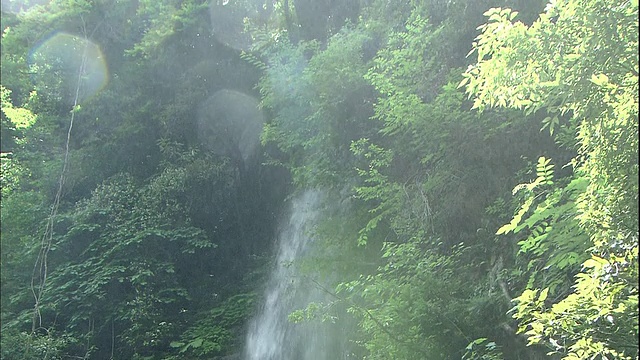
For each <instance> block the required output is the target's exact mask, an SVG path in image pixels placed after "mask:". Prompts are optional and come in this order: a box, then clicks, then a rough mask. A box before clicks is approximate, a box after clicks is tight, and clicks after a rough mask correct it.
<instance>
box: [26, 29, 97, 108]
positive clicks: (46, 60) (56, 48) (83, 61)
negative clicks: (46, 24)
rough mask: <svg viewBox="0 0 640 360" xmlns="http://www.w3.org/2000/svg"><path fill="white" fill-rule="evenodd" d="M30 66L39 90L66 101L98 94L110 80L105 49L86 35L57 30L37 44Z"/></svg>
mask: <svg viewBox="0 0 640 360" xmlns="http://www.w3.org/2000/svg"><path fill="white" fill-rule="evenodd" d="M29 66H30V68H31V73H32V74H33V81H34V83H35V85H36V89H37V91H38V92H41V93H44V95H46V96H49V97H51V98H54V99H56V100H59V101H63V102H65V103H70V104H73V103H74V101H75V100H76V96H77V101H78V103H81V102H83V101H86V100H87V99H89V98H91V97H93V96H94V95H96V94H97V93H98V92H99V91H100V90H102V89H103V88H104V87H105V86H106V85H107V83H108V81H109V74H108V69H107V63H106V61H105V57H104V55H103V53H102V50H101V49H100V47H99V46H98V45H96V44H95V43H93V42H91V41H89V40H86V39H85V38H83V37H80V36H76V35H71V34H67V33H56V34H53V35H52V36H51V37H49V38H47V39H45V40H44V41H42V42H40V43H39V44H38V45H36V46H35V47H34V48H33V49H32V51H31V52H30V54H29Z"/></svg>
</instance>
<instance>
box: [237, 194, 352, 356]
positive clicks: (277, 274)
mask: <svg viewBox="0 0 640 360" xmlns="http://www.w3.org/2000/svg"><path fill="white" fill-rule="evenodd" d="M320 202H321V194H320V193H319V192H318V191H305V192H303V193H302V194H300V195H299V196H297V197H295V198H293V199H292V201H291V207H290V210H289V215H288V221H287V222H284V223H283V224H282V227H281V229H280V231H279V235H278V239H277V243H276V246H277V247H278V248H277V249H278V251H277V262H276V264H275V265H274V268H273V269H272V272H271V275H270V278H269V281H268V283H267V287H266V290H265V293H264V300H263V303H262V306H261V308H260V309H259V312H258V314H257V315H256V316H255V317H254V318H253V320H252V321H251V323H250V325H249V332H248V335H247V339H246V348H245V359H246V360H329V359H331V360H334V359H340V358H345V355H343V354H342V353H343V352H344V351H343V350H342V347H343V345H342V343H343V342H344V341H345V340H344V339H345V337H344V336H342V335H340V329H339V328H338V329H336V326H337V325H336V324H326V323H320V322H303V323H298V324H295V323H292V322H290V321H289V320H288V315H289V314H290V313H291V312H292V311H294V310H297V309H301V308H304V307H306V305H307V304H309V303H310V302H312V301H315V302H321V301H326V300H328V299H327V294H326V292H323V291H322V290H321V289H319V288H318V286H317V285H316V284H315V283H314V282H313V281H311V280H310V279H309V278H308V277H304V276H302V274H301V273H300V270H299V268H298V265H299V262H300V260H301V259H302V258H303V256H304V255H306V254H307V253H308V252H309V251H313V249H312V246H311V243H312V239H310V237H309V231H310V230H311V229H312V227H313V225H314V224H315V222H316V220H317V218H318V212H319V207H320Z"/></svg>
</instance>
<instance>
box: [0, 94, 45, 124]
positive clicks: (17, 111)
mask: <svg viewBox="0 0 640 360" xmlns="http://www.w3.org/2000/svg"><path fill="white" fill-rule="evenodd" d="M0 91H1V92H2V113H3V114H4V116H6V117H7V118H8V119H9V120H10V121H11V123H13V125H14V126H15V127H16V128H17V129H24V128H28V127H30V126H31V125H33V124H34V123H35V122H36V115H35V114H34V113H32V112H31V111H29V110H28V109H25V108H21V107H18V108H17V107H15V106H13V104H12V103H11V90H9V89H7V88H5V87H4V86H2V87H0Z"/></svg>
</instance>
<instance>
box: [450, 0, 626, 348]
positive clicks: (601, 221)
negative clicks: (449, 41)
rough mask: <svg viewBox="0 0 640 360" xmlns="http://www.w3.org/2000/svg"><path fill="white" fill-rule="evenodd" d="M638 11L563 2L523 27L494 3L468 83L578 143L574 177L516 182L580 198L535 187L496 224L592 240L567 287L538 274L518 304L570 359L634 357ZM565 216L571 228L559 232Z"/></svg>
mask: <svg viewBox="0 0 640 360" xmlns="http://www.w3.org/2000/svg"><path fill="white" fill-rule="evenodd" d="M637 14H638V3H637V2H635V1H630V2H629V1H618V2H614V3H611V2H605V1H580V0H566V1H558V2H552V3H550V4H549V5H548V6H547V8H546V9H545V12H544V13H542V14H541V15H540V18H539V19H538V20H537V21H536V22H535V23H533V24H532V25H531V26H526V25H524V24H522V23H521V22H516V21H515V18H516V16H517V13H516V12H513V11H511V10H510V9H500V8H496V9H492V10H490V11H488V12H487V13H486V15H487V16H488V18H489V19H488V23H487V24H485V25H483V26H482V27H481V29H482V34H481V35H480V36H478V38H477V39H476V42H474V48H473V51H474V52H476V53H477V62H476V63H475V64H474V65H472V66H470V67H469V69H468V70H467V72H466V74H465V79H464V80H463V81H462V83H461V85H466V90H467V92H468V93H469V95H470V96H473V98H474V106H475V107H476V108H479V109H484V108H486V107H489V106H502V107H511V108H517V109H523V110H524V111H525V112H527V113H533V112H541V113H546V118H545V119H544V120H543V129H544V128H548V130H549V131H550V132H551V133H552V134H554V136H555V139H556V140H557V141H558V142H560V143H561V144H563V145H564V146H567V147H573V148H575V149H576V151H577V153H578V155H577V156H576V157H575V158H574V159H573V160H572V161H571V166H572V167H573V174H572V175H570V178H569V179H568V180H570V181H565V182H564V183H562V184H560V185H553V182H549V181H552V180H551V179H549V178H548V177H547V175H549V174H550V173H549V170H548V169H549V167H546V166H542V168H540V167H539V170H538V179H539V180H536V181H534V182H533V183H531V184H525V185H522V186H520V187H519V188H522V187H525V188H526V189H527V191H534V189H537V188H539V186H540V185H543V184H544V183H546V184H549V185H553V187H554V188H556V189H558V190H557V191H562V192H565V193H570V192H574V195H572V196H571V199H573V200H571V201H567V200H564V201H562V200H561V201H559V202H558V200H557V199H556V200H553V198H554V197H555V195H554V194H556V193H557V192H553V191H552V192H550V193H549V192H548V193H546V195H542V197H533V195H530V196H528V197H527V199H528V200H526V201H525V202H524V203H523V205H522V207H521V209H520V211H519V212H518V213H517V214H516V216H515V217H514V219H513V221H512V222H511V223H510V224H509V225H507V226H505V227H503V228H501V229H500V230H499V233H506V232H509V231H512V230H513V231H518V232H521V231H526V232H527V233H529V234H532V235H529V236H528V237H527V240H524V241H523V242H522V243H521V248H522V249H523V250H524V251H527V249H526V248H524V247H525V246H531V244H532V240H533V239H534V237H535V236H538V237H539V236H541V235H544V236H548V237H547V238H546V239H537V240H536V241H539V242H541V243H542V244H545V243H546V244H549V243H551V242H552V243H555V244H569V243H571V242H573V241H575V239H574V236H585V237H586V238H587V239H588V251H589V253H590V256H589V258H588V259H587V260H586V261H584V262H582V268H581V270H580V271H578V272H577V273H574V275H575V279H574V282H573V286H572V287H573V291H572V292H571V293H569V294H567V293H557V292H556V291H553V289H549V288H547V287H546V286H548V284H547V285H546V286H543V287H544V288H543V289H541V288H540V284H537V283H534V284H532V286H531V288H529V289H527V290H526V291H524V292H523V293H522V295H521V296H520V297H518V298H517V299H516V300H517V304H516V306H515V308H514V316H515V317H516V318H517V319H519V320H520V321H521V326H520V332H524V333H525V334H526V335H527V336H528V337H529V342H530V343H542V342H544V343H545V344H546V345H547V347H548V348H549V350H550V352H551V353H559V354H562V356H563V358H565V359H577V358H581V359H582V358H592V357H594V356H601V357H603V358H608V357H615V358H629V359H631V358H635V357H637V356H638V352H637V351H638V340H637V338H638V324H637V322H634V321H630V320H629V319H633V318H636V317H637V313H638V287H637V280H638V243H637V242H638V223H637V217H638V201H637V200H638V137H637V123H638V54H637V51H636V50H637V46H638V20H637ZM532 54H535V56H533V57H532ZM541 162H542V164H545V163H546V160H544V159H541ZM540 170H542V171H540ZM545 173H546V174H547V175H545ZM551 174H552V172H551ZM582 184H584V185H582ZM514 191H515V190H514ZM559 213H564V214H565V216H558V214H559ZM573 222H577V224H576V226H574V225H568V224H569V223H573ZM540 225H542V227H540ZM567 226H568V228H571V229H573V231H570V232H559V233H557V232H556V233H552V232H551V231H553V230H551V229H557V228H559V227H567ZM538 229H539V230H538ZM547 246H548V245H547ZM561 251H566V250H561ZM565 255H566V254H565ZM580 256H582V255H580ZM543 262H544V261H543ZM545 263H546V266H554V267H555V266H559V264H557V263H553V262H552V261H551V262H545ZM551 294H554V296H553V297H548V295H551Z"/></svg>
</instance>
